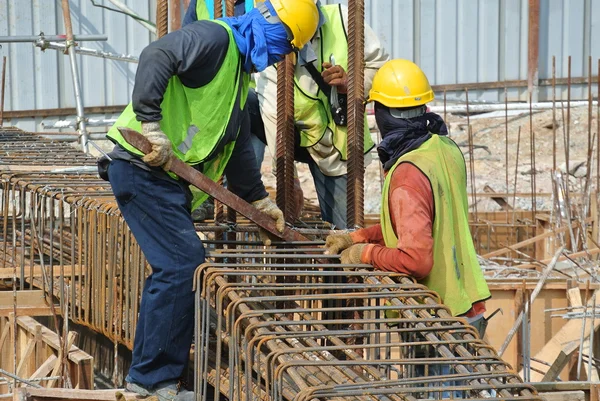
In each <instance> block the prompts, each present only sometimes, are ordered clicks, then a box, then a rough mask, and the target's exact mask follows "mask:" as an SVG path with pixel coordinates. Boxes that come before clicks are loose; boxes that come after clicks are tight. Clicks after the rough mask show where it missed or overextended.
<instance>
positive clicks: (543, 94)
mask: <svg viewBox="0 0 600 401" xmlns="http://www.w3.org/2000/svg"><path fill="white" fill-rule="evenodd" d="M322 1H323V2H324V3H335V2H337V1H336V0H322ZM98 2H100V3H101V4H104V5H107V6H110V7H113V5H112V3H110V2H109V1H108V0H98ZM125 2H126V4H127V5H128V6H129V7H130V8H131V9H133V10H135V11H136V12H137V13H138V14H140V15H141V16H142V17H144V18H148V19H150V20H154V11H155V7H156V4H155V3H156V0H126V1H125ZM341 3H343V4H347V1H346V0H342V1H341ZM540 3H541V4H540V8H541V10H540V63H539V76H540V78H541V79H543V78H551V77H552V56H556V60H557V62H556V65H557V71H556V72H557V77H559V78H560V77H566V76H567V59H568V56H571V57H572V76H574V77H580V76H587V74H588V57H589V56H591V57H592V64H593V65H592V73H593V74H594V75H596V74H597V70H598V58H599V57H600V42H599V41H595V40H593V38H595V37H598V36H600V2H599V1H596V0H543V1H541V2H540ZM70 4H71V12H72V21H73V30H74V32H75V33H76V34H105V35H107V36H108V38H109V39H108V41H107V42H83V43H82V45H83V46H85V47H91V48H96V49H101V50H104V51H109V52H113V53H122V54H131V55H136V56H137V55H139V53H140V51H141V50H142V49H143V48H144V47H145V46H146V45H147V44H148V43H149V42H150V41H151V40H152V35H151V34H150V33H149V32H148V30H147V29H145V28H144V27H142V26H141V25H140V24H139V23H137V22H136V21H134V20H133V19H131V18H129V17H126V16H125V15H123V14H120V13H115V12H112V11H108V10H105V9H101V8H98V7H94V6H93V5H92V3H91V1H89V0H71V1H70ZM365 10H366V22H367V23H368V24H369V25H370V26H371V27H372V28H373V29H374V30H375V32H376V33H377V34H378V35H379V37H380V39H381V41H382V42H383V44H384V46H385V47H386V48H387V49H388V51H389V52H390V54H391V55H392V57H401V58H408V59H412V60H414V61H415V62H417V63H418V64H420V65H421V66H422V68H423V69H424V70H425V72H426V73H427V74H428V76H429V78H430V80H431V83H432V84H455V83H467V82H490V81H502V80H517V79H521V80H525V79H527V33H528V31H527V29H528V26H527V24H528V15H527V13H528V9H527V1H524V0H365ZM40 32H44V33H46V34H57V33H64V25H63V18H62V9H61V6H60V1H59V0H0V35H3V36H4V35H35V34H38V33H40ZM4 55H6V56H8V74H7V80H6V83H7V86H6V104H5V109H6V110H27V109H40V108H60V107H74V106H75V100H74V95H73V84H72V76H71V70H70V65H69V60H68V57H67V56H65V55H63V54H62V53H59V52H57V51H55V50H47V51H45V52H42V51H41V50H40V49H38V48H35V47H34V46H33V45H32V44H28V43H18V44H10V45H3V46H2V48H0V56H4ZM78 62H79V72H80V78H81V84H82V92H83V99H84V103H85V105H86V106H104V105H122V104H126V103H127V102H128V101H129V99H130V94H131V90H132V87H133V79H134V77H135V69H136V65H135V64H131V63H125V62H120V61H113V60H103V59H99V58H94V57H89V56H78ZM526 93H527V92H526V90H525V89H511V90H509V93H508V95H509V99H511V100H516V99H521V100H525V99H526ZM558 95H559V96H560V95H563V96H566V91H563V93H559V94H558ZM452 96H454V97H455V98H458V99H464V94H461V93H458V94H448V97H449V98H450V99H451V98H452ZM551 96H552V94H551V89H549V88H545V89H542V90H541V91H540V99H542V100H543V99H550V98H551ZM585 96H587V90H586V88H585V87H580V88H579V89H577V88H576V89H575V90H573V91H572V97H573V98H581V97H585ZM470 98H471V99H472V100H473V101H502V100H504V90H488V91H473V92H471V93H470Z"/></svg>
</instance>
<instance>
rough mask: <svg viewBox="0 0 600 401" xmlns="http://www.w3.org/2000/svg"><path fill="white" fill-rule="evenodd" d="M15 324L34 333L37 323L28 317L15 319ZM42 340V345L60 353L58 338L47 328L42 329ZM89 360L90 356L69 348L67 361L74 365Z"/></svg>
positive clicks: (72, 347) (73, 347)
mask: <svg viewBox="0 0 600 401" xmlns="http://www.w3.org/2000/svg"><path fill="white" fill-rule="evenodd" d="M17 324H18V325H19V327H22V328H24V329H26V330H27V331H29V332H30V333H35V330H36V326H35V325H36V324H37V322H36V321H35V320H34V319H33V318H31V317H29V316H22V317H19V318H18V319H17ZM42 338H43V340H44V343H45V344H47V345H49V346H50V347H51V348H52V349H54V351H56V352H59V351H60V342H59V341H58V336H57V335H56V333H54V332H53V331H51V330H50V329H48V328H47V327H42ZM90 359H92V360H93V358H92V357H91V356H90V355H88V354H87V353H85V352H84V351H82V350H80V349H79V348H77V347H76V346H74V345H72V346H71V347H70V348H69V360H71V361H73V362H75V363H80V362H82V361H87V360H90Z"/></svg>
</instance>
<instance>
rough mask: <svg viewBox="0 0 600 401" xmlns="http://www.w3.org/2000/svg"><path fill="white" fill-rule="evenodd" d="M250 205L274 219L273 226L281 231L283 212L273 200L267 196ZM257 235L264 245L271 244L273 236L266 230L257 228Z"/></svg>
mask: <svg viewBox="0 0 600 401" xmlns="http://www.w3.org/2000/svg"><path fill="white" fill-rule="evenodd" d="M252 206H254V207H255V208H257V209H258V210H260V211H261V212H263V213H265V214H267V215H269V216H270V217H271V218H272V219H273V220H275V227H276V228H277V230H278V231H279V232H281V233H283V230H284V229H285V219H284V218H283V212H282V211H281V210H280V209H279V208H278V207H277V205H276V204H275V202H273V201H272V200H271V199H269V198H268V197H267V198H264V199H261V200H257V201H255V202H252ZM258 235H259V236H260V240H261V241H262V242H263V244H265V245H266V246H269V245H271V241H272V237H273V236H272V235H271V234H270V233H269V232H268V231H267V230H265V229H263V228H259V229H258Z"/></svg>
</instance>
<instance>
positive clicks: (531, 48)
mask: <svg viewBox="0 0 600 401" xmlns="http://www.w3.org/2000/svg"><path fill="white" fill-rule="evenodd" d="M528 15H529V24H528V35H527V49H528V50H527V90H528V92H529V97H530V99H531V101H532V102H537V100H538V85H539V59H540V0H529V14H528Z"/></svg>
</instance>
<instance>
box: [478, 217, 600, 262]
mask: <svg viewBox="0 0 600 401" xmlns="http://www.w3.org/2000/svg"><path fill="white" fill-rule="evenodd" d="M590 221H591V219H589V218H588V219H587V220H586V223H589V222H590ZM578 225H579V222H578V221H576V222H574V223H573V224H571V227H572V228H576V227H577V226H578ZM568 230H569V226H566V227H562V228H560V229H558V230H553V231H548V232H545V233H543V234H540V235H536V236H535V237H532V238H528V239H526V240H525V241H521V242H518V243H516V244H514V245H510V246H507V247H504V248H502V249H498V250H497V251H494V252H490V253H487V254H485V255H482V257H484V258H486V259H489V258H492V257H494V256H500V255H504V254H506V253H509V252H510V251H514V250H516V249H520V248H523V247H525V246H527V245H532V244H535V243H536V242H538V241H541V240H543V239H545V238H548V237H552V236H555V235H556V234H560V233H563V232H566V231H568Z"/></svg>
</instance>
